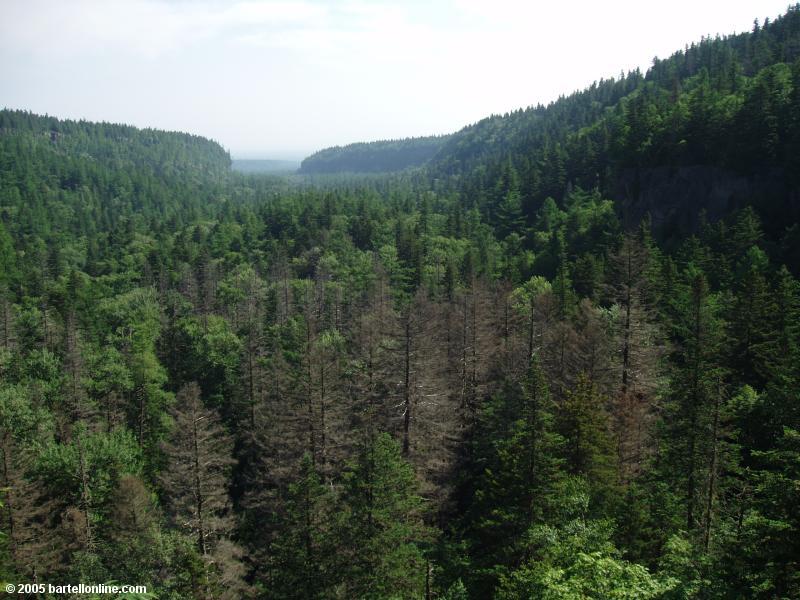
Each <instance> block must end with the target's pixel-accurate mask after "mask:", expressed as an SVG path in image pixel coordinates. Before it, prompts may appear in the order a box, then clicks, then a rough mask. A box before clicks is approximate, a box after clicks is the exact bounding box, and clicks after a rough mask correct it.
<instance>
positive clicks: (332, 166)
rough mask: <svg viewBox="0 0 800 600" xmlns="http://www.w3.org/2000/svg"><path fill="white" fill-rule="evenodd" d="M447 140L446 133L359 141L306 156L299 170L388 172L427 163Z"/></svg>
mask: <svg viewBox="0 0 800 600" xmlns="http://www.w3.org/2000/svg"><path fill="white" fill-rule="evenodd" d="M446 141H447V136H429V137H416V138H406V139H402V140H381V141H377V142H358V143H355V144H348V145H347V146H335V147H333V148H325V149H324V150H320V151H319V152H315V153H314V154H312V155H311V156H309V157H307V158H305V159H304V160H303V162H302V164H301V165H300V172H301V173H305V174H318V173H348V172H349V173H385V172H390V171H402V170H404V169H411V168H414V167H419V166H421V165H423V164H425V163H426V162H427V161H428V160H429V159H430V158H431V157H433V156H434V155H435V154H436V153H437V152H438V151H439V149H440V148H441V147H442V146H443V145H444V143H445V142H446Z"/></svg>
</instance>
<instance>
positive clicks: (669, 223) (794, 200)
mask: <svg viewBox="0 0 800 600" xmlns="http://www.w3.org/2000/svg"><path fill="white" fill-rule="evenodd" d="M613 197H614V198H616V199H617V200H618V201H619V203H620V207H621V210H622V216H623V219H624V221H625V224H626V226H635V225H636V224H637V223H638V222H639V221H640V220H641V219H642V218H643V217H645V216H646V215H647V214H648V213H649V214H650V217H651V219H652V223H653V228H654V231H656V232H659V233H661V234H662V235H666V236H669V235H670V234H672V233H677V232H680V233H684V234H685V233H691V232H694V231H696V230H697V227H698V225H699V223H700V215H701V213H703V211H705V214H706V218H707V220H708V221H716V220H718V219H720V218H722V217H723V216H725V215H726V214H729V213H730V212H731V211H733V210H736V209H739V208H743V207H745V206H747V205H752V206H754V207H755V208H756V209H757V210H758V212H759V213H761V214H762V216H764V217H768V216H769V217H770V218H771V219H777V220H778V221H779V222H785V223H787V224H788V223H792V222H795V221H797V220H798V217H799V216H800V190H798V188H797V186H796V185H794V186H792V185H791V184H790V182H789V178H788V177H787V176H786V173H784V172H783V170H781V169H771V170H769V171H765V172H760V173H755V174H752V175H743V174H739V173H735V172H734V171H731V170H728V169H723V168H720V167H708V166H692V167H656V168H647V169H626V170H625V171H624V172H623V173H622V174H621V176H620V177H618V178H617V182H616V186H615V189H614V192H613Z"/></svg>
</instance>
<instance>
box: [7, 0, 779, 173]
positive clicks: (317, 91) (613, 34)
mask: <svg viewBox="0 0 800 600" xmlns="http://www.w3.org/2000/svg"><path fill="white" fill-rule="evenodd" d="M786 7H787V2H786V0H777V1H776V0H759V2H732V1H720V0H713V1H707V2H697V1H696V0H695V1H692V2H688V1H678V2H663V0H662V1H660V2H642V1H638V2H636V1H625V2H597V1H596V0H595V1H591V2H563V3H557V2H552V1H548V2H511V1H507V0H492V1H491V2H489V1H472V0H446V1H442V2H374V1H371V2H366V1H359V0H355V1H348V2H336V3H333V2H330V3H326V2H314V1H302V2H283V1H273V0H267V1H248V2H189V1H180V0H175V1H167V0H160V1H159V0H149V1H140V0H122V1H120V2H108V1H103V0H101V1H95V0H77V1H74V2H63V0H62V1H52V2H47V1H41V0H39V1H31V0H23V1H16V0H13V1H7V0H6V1H4V2H2V6H0V12H1V13H2V15H1V20H0V106H5V107H8V108H20V109H27V110H31V111H34V112H36V113H42V114H43V113H48V114H51V115H55V116H58V117H63V118H85V119H90V120H96V121H99V120H104V121H114V122H124V123H130V124H134V125H137V126H141V127H157V128H162V129H168V130H180V131H188V132H192V133H197V134H200V135H204V136H207V137H210V138H213V139H215V140H217V141H219V142H220V143H221V144H223V145H224V146H225V147H226V148H228V149H229V150H230V151H231V154H232V155H233V156H234V157H237V158H278V159H281V158H282V159H297V158H302V157H303V156H305V155H307V154H309V153H311V152H313V151H315V150H317V149H320V148H323V147H326V146H331V145H337V144H346V143H349V142H354V141H369V140H375V139H387V138H401V137H408V136H417V135H429V134H439V133H449V132H452V131H455V130H457V129H459V128H461V127H462V126H464V125H466V124H468V123H471V122H474V121H476V120H478V119H480V118H482V117H485V116H487V115H489V114H492V113H503V112H507V111H509V110H514V109H517V108H520V107H524V106H528V105H531V104H536V103H539V102H542V103H546V102H549V101H551V100H554V99H555V98H557V97H558V96H559V95H561V94H565V93H569V92H572V91H574V90H575V89H579V88H582V87H585V86H586V85H588V84H590V83H591V82H592V81H594V80H596V79H599V78H600V77H612V76H616V75H618V74H619V73H620V71H621V70H630V69H634V68H636V67H639V68H642V69H643V70H644V69H646V68H647V67H648V66H649V65H650V64H651V62H652V59H653V57H654V56H660V57H663V56H667V55H669V54H671V53H672V52H673V51H674V50H676V49H678V48H682V47H683V46H684V45H685V44H687V43H691V42H693V41H698V40H699V39H700V37H701V36H703V35H715V34H717V33H721V34H727V33H732V32H734V31H736V32H740V31H747V30H750V29H751V28H752V24H753V20H754V19H755V18H758V19H759V20H760V21H762V22H763V19H764V17H769V18H773V17H775V16H777V15H779V14H780V13H782V12H784V11H785V9H786Z"/></svg>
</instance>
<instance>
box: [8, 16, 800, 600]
mask: <svg viewBox="0 0 800 600" xmlns="http://www.w3.org/2000/svg"><path fill="white" fill-rule="evenodd" d="M799 161H800V5H796V6H794V7H792V8H790V9H788V12H787V13H786V14H784V15H783V16H782V17H780V18H778V19H776V20H774V21H765V22H763V23H756V24H755V25H754V27H753V29H752V31H751V32H749V33H746V34H739V35H734V36H730V37H725V38H708V39H703V40H702V41H700V42H698V43H695V44H693V45H691V46H688V47H686V48H685V49H684V50H681V51H679V52H676V53H675V54H674V55H673V56H671V57H669V58H667V59H663V60H656V61H655V62H654V64H653V66H652V68H651V69H649V70H648V71H647V72H646V73H641V72H638V71H636V72H631V73H627V74H623V75H621V76H620V77H619V78H617V79H610V80H601V81H599V82H596V83H595V84H593V85H591V86H590V87H588V88H586V89H585V90H583V91H580V92H577V93H574V94H572V95H569V96H565V97H562V98H560V99H559V100H557V101H556V102H553V103H552V104H550V105H548V106H535V107H531V108H528V109H525V110H520V111H517V112H514V113H510V114H506V115H496V116H492V117H489V118H487V119H485V120H483V121H480V122H478V123H476V124H474V125H471V126H468V127H466V128H464V129H463V130H461V131H459V132H456V133H454V134H452V135H451V136H447V137H439V138H423V139H422V140H421V141H420V140H413V139H412V140H405V141H402V142H387V143H378V144H369V145H356V146H353V147H344V148H337V149H333V150H329V151H325V152H324V153H320V154H319V155H317V157H316V158H313V157H312V159H309V160H308V161H307V162H306V163H304V167H303V169H304V170H305V171H310V172H317V173H319V172H321V171H336V172H339V171H342V172H341V173H336V172H334V173H329V174H326V175H313V176H305V175H292V176H269V175H253V174H242V173H236V172H234V171H232V170H231V169H230V163H231V161H230V158H229V156H228V154H227V152H226V151H225V150H224V149H223V148H222V147H221V146H220V145H218V144H217V143H215V142H212V141H209V140H207V139H204V138H201V137H197V136H193V135H187V134H181V133H168V132H163V131H157V130H150V129H136V128H133V127H129V126H124V125H114V124H108V123H92V122H85V121H79V122H78V121H65V120H59V119H57V118H54V117H50V116H38V115H35V114H32V113H29V112H23V111H15V110H3V111H2V112H0V459H1V460H2V462H1V463H0V479H1V480H2V481H0V489H2V492H1V493H0V501H2V508H0V515H2V516H1V517H0V527H1V529H0V531H2V536H1V537H0V580H3V581H29V582H70V581H74V582H78V581H83V582H92V583H102V582H109V581H116V582H122V583H131V584H142V585H147V586H148V591H149V592H150V593H151V597H156V598H163V599H184V598H202V599H210V598H231V599H234V598H264V599H273V598H275V599H278V598H281V599H289V598H304V599H305V598H308V599H313V598H319V599H327V598H348V599H349V598H376V599H377V598H425V599H432V598H437V599H448V600H456V599H458V600H465V599H468V598H469V599H485V598H498V599H522V598H526V599H527V598H543V599H578V598H598V599H622V598H625V599H633V598H635V599H647V598H663V599H678V598H685V599H689V598H703V599H705V598H720V599H721V598H726V599H727V598H731V599H737V598H759V599H776V598H777V599H789V598H800V283H798V276H800V162H799ZM420 163H421V164H420ZM315 165H316V167H315ZM387 165H388V166H387ZM408 166H412V168H406V169H405V170H394V169H396V168H402V167H408ZM317 167H318V168H317ZM387 170H392V171H393V172H391V173H389V172H382V171H387ZM344 171H350V173H347V174H345V173H343V172H344ZM358 171H362V172H364V173H363V174H358V173H355V172H358Z"/></svg>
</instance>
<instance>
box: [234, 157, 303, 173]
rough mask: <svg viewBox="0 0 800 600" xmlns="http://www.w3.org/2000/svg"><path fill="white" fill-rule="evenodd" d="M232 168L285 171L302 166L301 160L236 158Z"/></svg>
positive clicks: (267, 171) (247, 171)
mask: <svg viewBox="0 0 800 600" xmlns="http://www.w3.org/2000/svg"><path fill="white" fill-rule="evenodd" d="M231 168H232V169H233V170H234V171H239V172H241V173H285V172H287V171H296V170H297V169H298V168H300V161H299V160H269V159H234V160H233V162H232V164H231Z"/></svg>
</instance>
